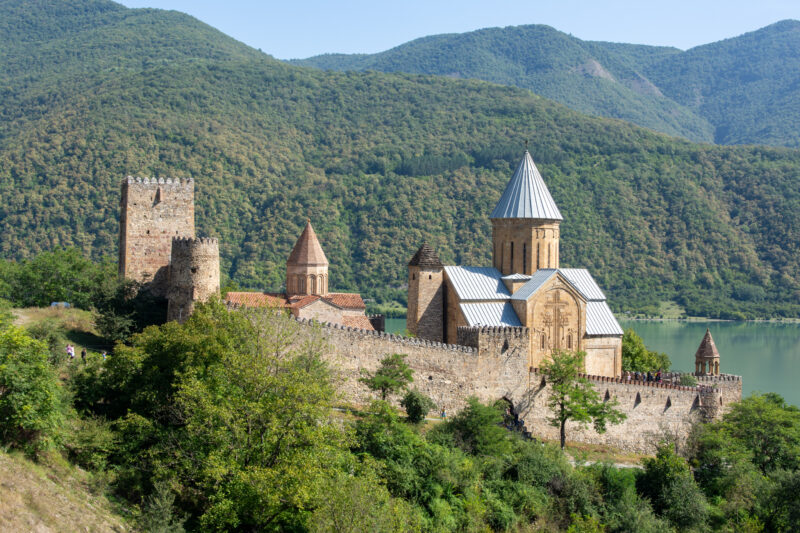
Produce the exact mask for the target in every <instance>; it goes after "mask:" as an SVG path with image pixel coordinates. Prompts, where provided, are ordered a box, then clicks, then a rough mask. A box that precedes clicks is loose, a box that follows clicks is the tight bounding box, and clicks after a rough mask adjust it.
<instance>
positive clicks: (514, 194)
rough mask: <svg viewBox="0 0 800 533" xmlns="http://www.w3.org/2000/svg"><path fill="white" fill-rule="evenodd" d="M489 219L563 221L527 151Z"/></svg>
mask: <svg viewBox="0 0 800 533" xmlns="http://www.w3.org/2000/svg"><path fill="white" fill-rule="evenodd" d="M489 218H538V219H545V220H564V218H563V217H562V216H561V212H560V211H559V210H558V207H557V206H556V203H555V201H553V197H552V196H550V191H548V190H547V185H545V184H544V180H543V179H542V175H541V174H540V173H539V169H537V168H536V165H535V164H534V162H533V158H532V157H531V154H530V153H528V151H527V150H525V155H524V156H522V161H521V162H520V164H519V167H517V171H516V172H514V175H513V176H512V177H511V181H509V182H508V185H506V190H505V191H503V195H502V196H501V197H500V201H499V202H497V206H496V207H495V208H494V210H493V211H492V214H491V215H490V216H489Z"/></svg>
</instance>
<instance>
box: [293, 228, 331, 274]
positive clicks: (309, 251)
mask: <svg viewBox="0 0 800 533" xmlns="http://www.w3.org/2000/svg"><path fill="white" fill-rule="evenodd" d="M286 264H287V265H292V266H299V265H303V266H305V265H314V266H327V264H328V258H327V257H325V252H323V251H322V246H320V244H319V240H318V239H317V234H316V233H314V228H312V227H311V221H310V220H309V221H307V222H306V228H305V229H304V230H303V233H301V234H300V238H298V239H297V242H296V243H295V245H294V248H293V249H292V253H291V254H289V260H288V261H286Z"/></svg>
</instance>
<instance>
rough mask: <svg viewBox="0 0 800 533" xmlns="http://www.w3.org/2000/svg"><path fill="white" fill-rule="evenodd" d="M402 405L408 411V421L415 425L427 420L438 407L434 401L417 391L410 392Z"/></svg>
mask: <svg viewBox="0 0 800 533" xmlns="http://www.w3.org/2000/svg"><path fill="white" fill-rule="evenodd" d="M400 405H402V406H403V408H404V409H405V410H406V414H407V415H408V421H409V422H411V423H413V424H419V423H420V422H422V421H423V420H425V417H426V416H427V415H428V413H429V412H430V411H431V409H433V408H434V407H436V404H435V403H433V400H431V399H430V398H428V397H427V396H425V395H424V394H422V393H421V392H419V391H418V390H416V389H414V390H410V391H408V392H407V393H406V395H405V396H404V397H403V400H402V401H401V402H400Z"/></svg>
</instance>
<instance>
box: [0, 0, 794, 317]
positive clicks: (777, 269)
mask: <svg viewBox="0 0 800 533" xmlns="http://www.w3.org/2000/svg"><path fill="white" fill-rule="evenodd" d="M587 46H589V45H587ZM591 46H594V47H595V49H596V50H599V51H598V52H597V54H596V55H592V56H591V57H595V58H597V57H599V58H601V59H602V61H604V62H605V63H602V62H601V61H600V60H599V59H598V62H599V63H600V64H601V66H602V67H603V69H605V70H606V71H608V72H609V73H610V74H611V75H612V76H613V77H614V79H617V80H622V79H626V80H630V79H634V74H633V72H638V71H640V70H644V69H645V67H646V65H648V64H651V63H653V62H656V61H663V60H664V58H663V57H659V56H666V57H669V56H670V55H674V54H675V53H677V52H675V51H671V50H668V49H666V50H662V49H659V50H651V49H649V48H647V47H645V48H641V47H630V48H629V52H628V53H626V54H625V57H626V58H627V59H626V62H623V61H619V62H612V61H610V60H607V59H606V58H605V56H602V55H601V54H600V52H603V49H602V47H600V46H599V45H591ZM623 48H624V47H623ZM574 53H575V54H577V55H580V54H581V53H582V52H580V50H576V51H574ZM607 53H608V54H611V52H607ZM585 57H586V56H581V58H585ZM618 57H621V56H620V54H618ZM606 64H607V65H608V66H606ZM554 68H555V67H554ZM559 68H561V67H559ZM592 68H595V67H592ZM587 69H588V67H587ZM589 70H591V69H589ZM595 70H596V69H595ZM593 72H594V71H593ZM597 72H600V71H597ZM626 76H627V77H626ZM588 79H590V80H592V79H595V80H604V79H605V78H603V77H599V76H595V75H593V76H590V77H589V78H588ZM648 79H649V78H648ZM619 85H620V86H621V87H622V86H625V87H627V85H625V84H624V83H622V82H619ZM600 86H604V85H603V84H598V87H600ZM620 90H622V89H620ZM629 90H630V91H631V92H635V91H633V89H629ZM637 94H647V92H646V91H643V92H642V93H637ZM679 112H684V111H680V109H679V110H678V111H676V113H679ZM685 112H688V111H685ZM526 139H527V140H530V144H531V152H532V154H533V156H534V158H535V160H536V162H537V164H538V165H539V168H540V170H541V171H542V174H543V175H544V177H545V180H546V181H547V184H548V187H549V188H550V191H551V193H552V195H553V197H554V198H555V200H556V202H557V203H558V205H559V208H560V209H561V212H562V213H563V214H564V218H565V220H564V223H563V224H562V234H561V235H562V245H561V248H560V249H561V259H562V264H563V265H564V266H574V267H586V268H589V269H590V270H591V271H592V273H593V274H594V275H595V277H596V278H597V279H598V281H599V282H600V284H601V285H602V287H603V288H604V289H605V290H606V292H607V293H608V295H609V301H610V303H611V304H612V305H613V306H615V308H616V309H630V310H637V309H638V310H650V311H652V310H655V309H656V308H657V303H658V301H659V300H676V301H678V302H679V303H680V304H681V305H684V306H685V307H686V308H687V310H688V311H689V312H690V313H693V314H700V315H706V316H725V317H736V316H739V317H741V316H767V315H788V316H800V304H798V302H799V301H800V275H798V272H800V256H798V254H797V253H796V252H795V251H796V249H797V235H800V192H799V191H798V188H797V175H798V173H800V151H794V150H788V149H783V148H764V147H720V146H712V145H695V144H691V143H689V142H686V141H683V140H678V139H674V138H669V137H666V136H664V135H660V134H656V133H653V132H651V131H648V130H645V129H642V128H639V127H637V126H633V125H631V124H628V123H625V122H622V121H619V120H608V119H603V118H595V117H588V116H586V115H582V114H580V113H578V112H575V111H572V110H570V109H568V108H566V107H564V106H562V105H560V104H557V103H554V102H552V101H551V100H548V99H545V98H541V97H539V96H537V95H534V94H532V93H531V92H530V91H527V90H523V89H519V88H516V87H507V86H501V85H495V84H491V83H487V82H484V81H474V80H461V79H449V78H445V77H441V76H427V75H416V74H385V73H379V72H369V73H353V72H350V73H340V72H323V71H320V70H317V69H311V68H300V67H296V66H292V65H288V64H286V63H283V62H280V61H277V60H275V59H273V58H271V57H269V56H266V55H264V54H261V53H260V52H258V51H256V50H253V49H251V48H249V47H247V46H245V45H243V44H241V43H238V42H236V41H234V40H233V39H231V38H230V37H227V36H225V35H223V34H222V33H220V32H218V31H217V30H215V29H213V28H211V27H209V26H207V25H205V24H202V23H200V22H198V21H197V20H195V19H193V18H191V17H189V16H186V15H182V14H180V13H176V12H171V11H160V10H139V9H126V8H124V7H122V6H119V5H118V4H114V3H112V2H108V1H104V0H31V1H26V2H19V1H17V0H0V199H2V201H0V257H3V258H6V259H9V258H24V257H29V256H31V255H33V254H35V253H37V252H39V251H41V250H47V249H51V248H54V247H59V246H78V247H80V248H81V249H82V250H84V251H85V252H86V253H87V254H91V255H92V256H93V257H95V258H101V257H110V258H115V257H116V251H117V235H118V231H119V230H118V228H119V226H118V216H119V186H120V181H121V179H122V178H123V177H124V176H126V175H128V174H134V175H141V176H162V177H170V176H171V177H189V176H191V177H193V178H195V180H196V194H197V210H196V216H197V224H198V228H199V232H200V233H201V234H204V235H210V236H215V237H219V238H220V249H221V254H222V266H223V275H227V276H229V277H230V278H232V279H233V280H235V281H237V282H238V283H239V284H241V285H242V286H245V287H251V288H262V289H267V290H277V289H279V288H280V287H281V284H282V282H283V273H284V264H285V261H286V257H287V256H288V254H289V251H290V249H291V247H292V244H293V243H294V241H295V239H296V238H297V236H298V235H299V234H300V231H301V230H302V226H303V224H304V222H305V219H306V217H310V218H311V219H312V220H313V223H314V228H315V229H316V230H317V234H318V236H319V238H320V241H321V243H322V245H323V247H324V248H325V252H326V255H327V256H328V259H329V260H330V262H331V270H330V273H331V279H330V285H331V288H332V289H336V290H358V291H360V292H361V293H362V294H364V295H365V296H366V297H368V298H374V299H375V300H376V301H377V302H378V303H390V302H397V303H400V304H404V303H405V297H406V288H405V284H406V282H407V270H406V264H407V262H408V260H409V258H410V257H411V255H412V254H413V253H414V251H415V250H416V249H417V247H418V246H419V245H420V244H421V243H422V242H424V241H427V242H428V243H429V244H431V245H432V246H433V247H434V248H435V249H436V250H437V252H438V253H439V255H440V257H442V259H443V260H444V261H446V262H448V263H452V264H473V265H485V264H488V263H490V251H491V246H490V237H491V225H490V222H489V220H488V214H489V213H490V212H491V208H492V207H493V206H494V204H495V203H496V202H497V200H498V198H499V196H500V193H501V192H502V190H503V187H504V186H505V184H506V183H507V181H508V179H509V177H510V175H511V173H512V172H513V169H514V166H515V165H516V164H517V162H518V161H519V159H520V157H521V156H522V146H523V141H524V140H526ZM0 267H2V264H0Z"/></svg>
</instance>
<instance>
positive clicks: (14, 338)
mask: <svg viewBox="0 0 800 533" xmlns="http://www.w3.org/2000/svg"><path fill="white" fill-rule="evenodd" d="M48 356H49V351H48V349H47V346H45V344H44V343H42V342H40V341H37V340H34V339H32V338H31V337H29V336H28V335H26V334H25V332H24V330H22V329H20V328H17V327H14V326H11V327H8V328H6V329H4V330H2V331H0V442H2V443H4V444H8V445H11V446H16V447H19V448H23V449H27V450H31V451H33V450H36V449H40V448H43V447H45V446H47V445H49V444H51V443H52V440H53V437H54V436H55V433H56V431H57V430H58V428H59V427H60V425H61V423H62V421H63V416H62V411H61V394H62V393H61V386H60V384H59V382H58V378H57V376H56V375H55V372H54V371H53V368H52V367H51V365H50V364H49V362H48Z"/></svg>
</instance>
